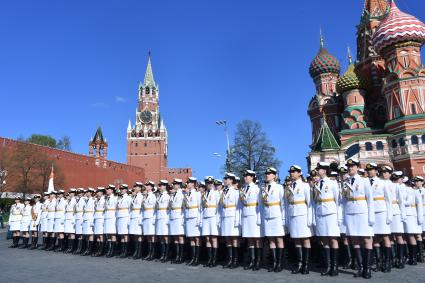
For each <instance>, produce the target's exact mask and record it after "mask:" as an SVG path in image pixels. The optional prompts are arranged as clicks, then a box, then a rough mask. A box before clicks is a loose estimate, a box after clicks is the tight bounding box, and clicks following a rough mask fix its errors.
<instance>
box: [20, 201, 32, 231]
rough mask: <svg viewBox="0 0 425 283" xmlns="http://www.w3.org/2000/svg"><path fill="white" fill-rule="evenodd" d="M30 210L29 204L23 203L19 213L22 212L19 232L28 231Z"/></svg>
mask: <svg viewBox="0 0 425 283" xmlns="http://www.w3.org/2000/svg"><path fill="white" fill-rule="evenodd" d="M31 210H32V206H31V204H27V205H24V207H23V208H22V210H21V213H22V218H21V227H20V230H21V232H28V231H29V229H30V224H31Z"/></svg>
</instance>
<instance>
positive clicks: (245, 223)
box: [242, 215, 262, 238]
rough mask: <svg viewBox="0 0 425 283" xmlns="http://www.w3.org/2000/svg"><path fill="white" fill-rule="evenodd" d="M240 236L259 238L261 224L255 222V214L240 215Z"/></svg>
mask: <svg viewBox="0 0 425 283" xmlns="http://www.w3.org/2000/svg"><path fill="white" fill-rule="evenodd" d="M242 237H243V238H260V237H262V233H261V224H260V225H258V224H257V215H248V216H243V217H242Z"/></svg>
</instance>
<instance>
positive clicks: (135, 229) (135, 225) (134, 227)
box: [128, 218, 142, 236]
mask: <svg viewBox="0 0 425 283" xmlns="http://www.w3.org/2000/svg"><path fill="white" fill-rule="evenodd" d="M139 221H140V218H130V227H129V229H128V233H129V234H130V235H140V236H141V235H142V224H139Z"/></svg>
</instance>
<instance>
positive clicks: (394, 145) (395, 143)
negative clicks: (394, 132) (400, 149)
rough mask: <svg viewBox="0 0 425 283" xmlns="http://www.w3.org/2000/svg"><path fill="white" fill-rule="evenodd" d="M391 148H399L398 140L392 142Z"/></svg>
mask: <svg viewBox="0 0 425 283" xmlns="http://www.w3.org/2000/svg"><path fill="white" fill-rule="evenodd" d="M391 147H392V148H397V141H396V140H392V141H391Z"/></svg>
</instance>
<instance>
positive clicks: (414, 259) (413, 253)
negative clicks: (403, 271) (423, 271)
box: [408, 245, 418, 265]
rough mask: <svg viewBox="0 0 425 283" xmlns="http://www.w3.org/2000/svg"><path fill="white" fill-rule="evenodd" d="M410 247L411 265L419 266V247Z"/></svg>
mask: <svg viewBox="0 0 425 283" xmlns="http://www.w3.org/2000/svg"><path fill="white" fill-rule="evenodd" d="M408 247H409V261H408V264H409V265H417V264H418V262H417V259H418V258H417V245H408Z"/></svg>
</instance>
